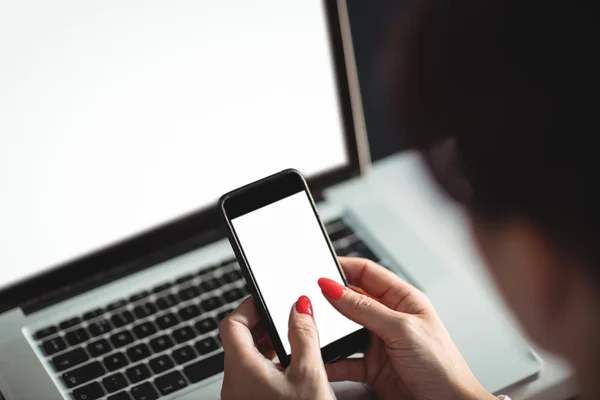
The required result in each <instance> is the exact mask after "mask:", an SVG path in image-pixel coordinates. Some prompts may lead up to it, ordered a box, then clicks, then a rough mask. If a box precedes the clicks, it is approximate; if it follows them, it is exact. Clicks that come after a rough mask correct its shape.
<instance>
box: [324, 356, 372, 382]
mask: <svg viewBox="0 0 600 400" xmlns="http://www.w3.org/2000/svg"><path fill="white" fill-rule="evenodd" d="M325 371H326V372H327V379H328V380H329V382H343V381H352V382H364V381H365V380H366V377H367V365H366V363H365V360H364V359H363V358H350V359H347V360H342V361H338V362H336V363H333V364H325Z"/></svg>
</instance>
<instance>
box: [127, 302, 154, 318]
mask: <svg viewBox="0 0 600 400" xmlns="http://www.w3.org/2000/svg"><path fill="white" fill-rule="evenodd" d="M156 311H158V310H157V309H156V306H155V305H154V304H153V303H152V302H147V303H144V304H141V305H139V306H137V307H135V308H134V309H133V313H134V314H135V316H136V317H138V318H145V317H147V316H149V315H152V314H154V313H155V312H156Z"/></svg>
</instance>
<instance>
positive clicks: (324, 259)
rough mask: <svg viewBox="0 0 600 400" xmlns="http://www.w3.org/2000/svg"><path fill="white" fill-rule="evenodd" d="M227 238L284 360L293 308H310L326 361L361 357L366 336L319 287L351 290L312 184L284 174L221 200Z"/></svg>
mask: <svg viewBox="0 0 600 400" xmlns="http://www.w3.org/2000/svg"><path fill="white" fill-rule="evenodd" d="M221 209H222V211H223V216H224V218H225V221H226V223H227V227H228V234H229V239H230V242H231V245H232V247H233V249H234V252H235V254H236V257H237V259H238V262H239V263H240V266H241V269H242V272H243V274H244V277H245V278H246V281H247V283H248V287H249V289H250V291H251V293H252V295H253V297H254V300H255V303H256V307H257V309H258V311H259V314H260V315H261V320H262V323H263V325H264V326H265V329H266V330H267V332H268V333H269V337H270V338H271V341H272V343H273V347H274V348H275V351H276V353H277V356H278V358H279V361H280V362H281V364H282V365H283V366H284V367H286V366H287V365H289V363H290V358H291V357H292V354H291V345H290V342H289V340H288V320H289V316H290V309H291V307H292V304H294V303H295V302H296V301H297V299H298V298H299V297H300V296H302V295H304V296H307V297H308V298H310V300H311V301H312V307H313V310H314V319H315V322H316V324H317V326H318V329H319V338H320V343H321V355H322V358H323V360H324V361H325V362H331V361H335V360H338V359H340V358H345V357H348V356H350V355H352V354H354V353H356V352H358V351H361V350H362V349H363V348H364V346H365V345H366V343H367V341H368V332H367V331H366V330H365V329H364V328H362V327H361V326H360V325H358V324H356V323H354V322H353V321H351V320H349V319H348V318H346V317H344V316H343V315H341V314H340V313H339V312H338V311H336V310H335V309H334V308H333V307H332V306H331V304H330V303H329V302H328V301H327V300H326V299H325V298H324V297H323V295H322V293H321V290H320V288H319V286H318V284H317V281H318V279H319V278H322V277H326V278H329V279H331V280H334V281H336V282H338V283H340V284H342V285H346V286H347V282H346V280H345V277H344V275H343V272H342V270H341V268H340V266H339V264H338V261H337V258H336V256H335V252H334V250H333V247H332V246H331V243H330V241H329V239H328V237H327V234H326V232H325V229H324V227H323V224H322V223H321V221H320V219H319V217H318V214H317V211H316V207H315V205H314V201H313V199H312V196H311V195H310V192H309V190H308V186H307V184H306V181H305V180H304V178H303V177H302V175H301V174H300V173H299V172H298V171H295V170H285V171H282V172H280V173H278V174H275V175H273V176H270V177H268V178H265V179H262V180H260V181H257V182H255V183H252V184H250V185H247V186H244V187H242V188H240V189H237V190H235V191H233V192H231V193H228V194H226V195H224V196H223V197H222V198H221Z"/></svg>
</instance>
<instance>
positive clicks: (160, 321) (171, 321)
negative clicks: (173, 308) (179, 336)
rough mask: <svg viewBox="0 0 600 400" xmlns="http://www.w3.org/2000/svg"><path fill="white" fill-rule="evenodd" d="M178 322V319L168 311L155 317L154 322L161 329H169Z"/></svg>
mask: <svg viewBox="0 0 600 400" xmlns="http://www.w3.org/2000/svg"><path fill="white" fill-rule="evenodd" d="M178 323H179V320H178V319H177V317H176V316H175V314H173V313H168V314H165V315H162V316H160V317H158V318H156V324H157V325H158V327H159V328H160V329H162V330H165V329H169V328H170V327H172V326H175V325H177V324H178Z"/></svg>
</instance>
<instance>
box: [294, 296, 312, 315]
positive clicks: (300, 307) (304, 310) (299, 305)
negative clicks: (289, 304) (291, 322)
mask: <svg viewBox="0 0 600 400" xmlns="http://www.w3.org/2000/svg"><path fill="white" fill-rule="evenodd" d="M296 311H298V312H299V313H300V314H307V315H310V316H311V317H312V316H313V308H312V304H311V302H310V299H309V298H308V297H306V296H300V297H299V298H298V301H297V302H296Z"/></svg>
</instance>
